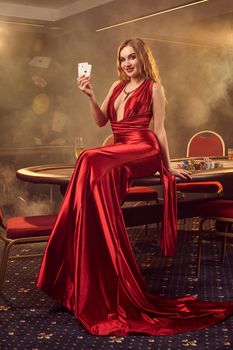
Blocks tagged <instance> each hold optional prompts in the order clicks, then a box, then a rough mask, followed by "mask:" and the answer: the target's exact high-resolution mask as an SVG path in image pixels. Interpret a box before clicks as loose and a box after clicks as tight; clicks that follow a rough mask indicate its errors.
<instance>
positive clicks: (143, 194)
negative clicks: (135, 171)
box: [102, 134, 158, 202]
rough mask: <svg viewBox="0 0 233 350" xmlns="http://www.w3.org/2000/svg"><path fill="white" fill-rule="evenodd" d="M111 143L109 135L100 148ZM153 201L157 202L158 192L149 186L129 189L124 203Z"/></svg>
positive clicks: (111, 137) (111, 136)
mask: <svg viewBox="0 0 233 350" xmlns="http://www.w3.org/2000/svg"><path fill="white" fill-rule="evenodd" d="M113 143H114V141H113V135H112V134H111V135H109V136H108V137H107V138H106V139H105V140H104V141H103V143H102V146H111V145H113ZM153 200H154V201H156V202H158V192H157V191H156V189H155V188H153V187H150V186H135V187H131V188H130V189H129V192H128V193H127V196H126V198H125V201H126V202H143V201H145V202H148V201H153Z"/></svg>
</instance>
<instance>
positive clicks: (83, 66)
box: [78, 62, 91, 78]
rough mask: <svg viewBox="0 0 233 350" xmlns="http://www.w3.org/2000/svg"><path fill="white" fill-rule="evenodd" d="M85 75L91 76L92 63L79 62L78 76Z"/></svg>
mask: <svg viewBox="0 0 233 350" xmlns="http://www.w3.org/2000/svg"><path fill="white" fill-rule="evenodd" d="M83 75H85V76H86V77H87V78H90V75H91V64H88V63H87V62H84V63H79V64H78V76H79V77H82V76H83Z"/></svg>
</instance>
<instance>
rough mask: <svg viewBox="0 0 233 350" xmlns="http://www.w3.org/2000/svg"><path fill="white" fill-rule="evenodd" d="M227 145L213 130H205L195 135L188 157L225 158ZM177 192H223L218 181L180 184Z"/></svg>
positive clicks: (189, 144)
mask: <svg viewBox="0 0 233 350" xmlns="http://www.w3.org/2000/svg"><path fill="white" fill-rule="evenodd" d="M224 155H225V143H224V141H223V138H222V137H221V136H220V135H219V134H218V133H216V132H214V131H212V130H203V131H199V132H197V133H196V134H194V135H193V136H192V137H191V139H190V140H189V142H188V145H187V157H210V156H214V157H223V156H224ZM177 190H178V191H180V192H182V193H217V194H220V193H221V192H222V191H223V188H222V185H221V184H220V183H219V182H216V181H205V182H199V183H193V182H189V183H179V184H177Z"/></svg>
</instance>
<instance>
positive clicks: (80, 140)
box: [75, 136, 84, 158]
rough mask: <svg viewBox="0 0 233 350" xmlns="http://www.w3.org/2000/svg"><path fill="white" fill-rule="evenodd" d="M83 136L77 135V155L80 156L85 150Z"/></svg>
mask: <svg viewBox="0 0 233 350" xmlns="http://www.w3.org/2000/svg"><path fill="white" fill-rule="evenodd" d="M83 148H84V146H83V138H82V136H77V137H75V156H76V158H78V156H79V155H80V153H81V152H82V151H83Z"/></svg>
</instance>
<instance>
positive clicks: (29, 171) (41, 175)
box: [16, 157, 233, 226]
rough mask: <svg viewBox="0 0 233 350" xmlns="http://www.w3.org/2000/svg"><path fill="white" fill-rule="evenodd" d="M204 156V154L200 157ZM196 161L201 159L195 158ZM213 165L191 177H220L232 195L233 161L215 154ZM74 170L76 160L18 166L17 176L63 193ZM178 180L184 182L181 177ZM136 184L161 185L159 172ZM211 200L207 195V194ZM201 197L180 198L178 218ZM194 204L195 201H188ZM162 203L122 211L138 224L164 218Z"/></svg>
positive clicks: (129, 222)
mask: <svg viewBox="0 0 233 350" xmlns="http://www.w3.org/2000/svg"><path fill="white" fill-rule="evenodd" d="M187 160H188V161H189V162H191V161H192V160H193V158H179V159H172V163H173V164H174V166H175V167H176V166H177V167H179V166H182V164H183V162H184V161H187ZM200 160H201V158H200ZM195 161H198V159H197V158H195ZM212 161H213V163H214V168H213V169H208V170H207V169H205V170H194V171H192V181H194V182H200V181H211V180H213V181H220V182H221V183H222V185H223V189H224V195H223V198H225V199H233V161H229V160H228V159H227V158H226V157H222V158H212ZM73 170H74V164H65V163H61V164H42V165H37V166H29V167H26V168H21V169H18V170H17V172H16V176H17V178H18V179H20V180H23V181H27V182H31V183H39V184H52V185H59V186H60V190H61V193H62V194H64V193H65V191H66V188H67V186H68V184H69V181H70V179H71V176H72V173H73ZM176 181H177V182H182V180H181V179H180V178H177V179H176ZM134 185H139V186H158V185H161V180H160V176H159V174H155V175H153V176H149V177H145V178H140V179H134ZM207 200H208V198H207ZM198 201H203V198H197V199H195V200H194V201H193V200H191V201H190V200H188V201H178V218H184V217H193V216H195V215H194V212H193V208H194V206H193V203H194V202H195V204H197V205H198ZM189 204H192V205H189ZM162 211H163V204H162V203H160V204H156V205H149V206H148V205H145V206H138V207H129V208H123V215H124V219H125V222H126V225H127V226H136V225H143V224H146V223H147V224H149V223H154V222H159V221H160V220H161V216H162Z"/></svg>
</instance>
